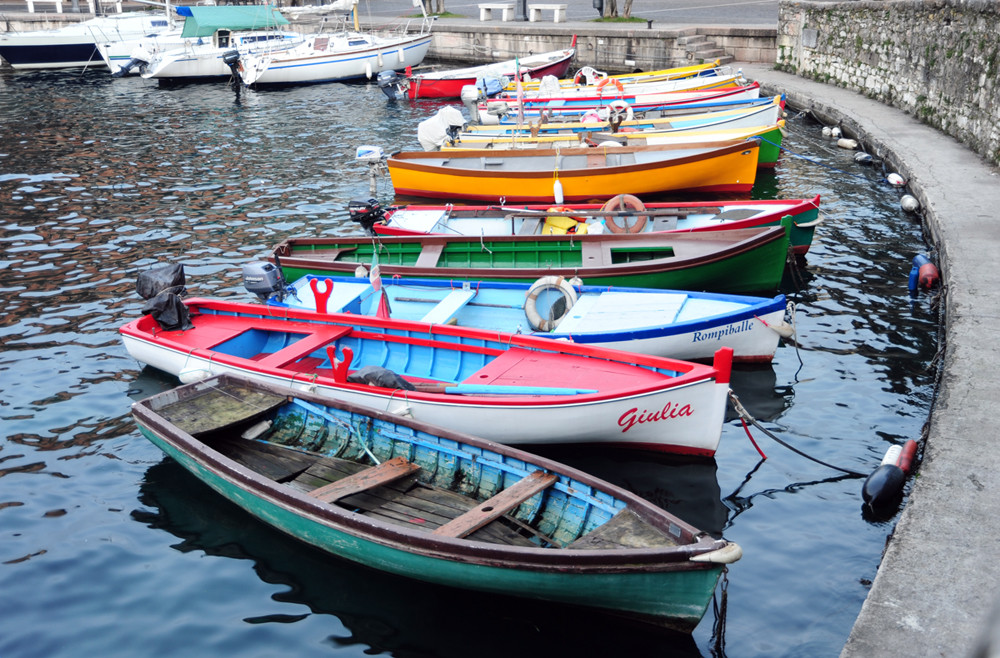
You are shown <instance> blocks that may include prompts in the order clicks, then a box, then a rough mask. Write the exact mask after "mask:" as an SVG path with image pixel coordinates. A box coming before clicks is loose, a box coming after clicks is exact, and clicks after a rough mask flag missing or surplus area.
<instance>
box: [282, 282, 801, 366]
mask: <svg viewBox="0 0 1000 658" xmlns="http://www.w3.org/2000/svg"><path fill="white" fill-rule="evenodd" d="M317 278H319V279H320V280H318V281H316V282H315V284H314V283H313V281H314V280H316V279H317ZM313 285H315V286H316V289H317V290H320V291H326V290H328V289H329V290H330V291H331V292H330V293H329V294H328V295H327V296H326V297H324V296H323V295H322V294H321V295H320V299H321V300H322V302H321V308H323V309H324V311H323V312H330V313H335V312H336V313H340V312H344V311H348V312H352V313H362V314H365V315H375V314H376V313H377V308H378V300H377V296H375V295H374V291H373V290H372V288H371V286H370V284H368V282H367V280H366V279H358V278H347V277H312V276H309V277H306V278H304V279H300V280H298V281H296V282H295V283H293V284H292V285H291V286H290V287H289V290H291V291H293V293H291V294H287V295H283V296H282V298H281V299H280V300H278V299H275V298H272V299H269V300H268V303H269V304H272V305H275V306H282V307H288V308H297V309H302V310H308V311H315V310H316V308H317V296H316V294H315V293H314V291H313ZM574 289H575V290H576V291H577V295H578V301H577V302H576V303H575V304H574V305H573V306H570V308H569V310H568V312H567V313H566V315H565V317H563V318H562V320H561V321H560V322H559V324H557V325H556V327H555V328H554V329H552V330H550V331H541V330H539V331H538V332H537V333H535V334H534V335H537V336H541V337H544V338H549V339H552V340H563V341H572V342H575V343H579V344H583V345H594V346H598V347H606V348H610V349H616V350H623V351H626V352H636V353H638V354H650V355H653V356H665V357H671V358H675V359H684V360H711V359H712V358H713V357H714V355H715V353H716V352H717V351H718V350H719V349H721V348H723V347H729V348H731V349H732V350H733V362H736V363H769V362H770V361H771V360H772V359H773V358H774V353H775V350H776V349H777V346H778V342H779V334H778V333H777V332H776V331H775V330H774V329H772V328H771V327H782V326H783V325H784V318H785V312H786V306H787V304H786V300H785V297H784V295H778V296H776V297H774V298H771V299H768V298H760V297H743V296H737V295H714V294H710V293H693V292H686V291H669V290H667V291H660V290H652V289H648V288H618V287H615V288H610V289H609V288H605V287H601V288H598V287H596V286H574ZM382 290H383V291H385V294H386V295H387V296H388V299H389V307H390V309H391V313H392V317H394V318H396V319H400V320H411V321H415V322H421V321H423V322H431V321H433V322H439V323H445V322H447V323H454V324H456V325H459V326H463V327H475V328H477V329H490V330H494V331H503V332H505V333H526V332H528V331H530V330H531V325H530V324H529V321H528V318H527V316H526V313H525V310H524V303H525V299H526V297H527V295H528V293H529V291H530V290H531V285H530V284H517V283H492V282H487V281H450V280H449V281H444V280H435V279H396V278H394V279H392V280H391V281H383V282H382ZM465 290H469V291H474V292H475V295H474V297H472V299H471V300H470V301H468V302H467V303H466V304H465V305H464V306H462V307H461V308H459V309H457V310H455V311H454V312H453V313H448V314H447V315H446V316H443V317H438V318H435V317H434V316H435V313H436V312H437V309H439V308H442V307H447V305H448V303H449V299H450V297H451V295H452V294H453V293H456V294H462V292H463V291H465ZM333 295H336V296H335V297H334V296H333ZM553 299H554V298H549V297H546V298H545V299H543V301H542V302H541V303H542V304H547V303H554V302H553ZM540 315H544V314H540ZM427 318H434V319H433V320H431V319H427Z"/></svg>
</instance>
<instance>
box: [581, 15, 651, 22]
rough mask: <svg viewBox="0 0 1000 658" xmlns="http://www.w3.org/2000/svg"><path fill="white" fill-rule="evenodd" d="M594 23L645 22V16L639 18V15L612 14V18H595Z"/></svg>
mask: <svg viewBox="0 0 1000 658" xmlns="http://www.w3.org/2000/svg"><path fill="white" fill-rule="evenodd" d="M591 22H592V23H645V22H646V19H645V18H638V17H637V16H629V17H628V18H625V17H624V16H611V17H610V18H595V19H594V20H593V21H591Z"/></svg>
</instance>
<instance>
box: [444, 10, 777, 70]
mask: <svg viewBox="0 0 1000 658" xmlns="http://www.w3.org/2000/svg"><path fill="white" fill-rule="evenodd" d="M776 33H777V30H776V29H775V28H773V27H730V26H711V25H710V26H700V27H686V28H676V29H673V28H671V29H658V28H656V27H653V28H647V27H646V26H645V25H643V26H642V27H641V28H637V29H635V30H621V29H612V30H602V29H601V28H600V27H590V26H587V27H580V26H574V27H564V26H562V25H559V26H552V25H549V26H547V27H545V28H538V27H537V24H536V23H528V24H524V23H522V24H517V23H513V22H508V23H502V29H499V30H487V29H483V27H482V25H481V24H478V23H476V24H472V25H469V24H449V23H448V22H447V21H438V22H437V23H435V24H434V31H433V34H434V40H433V41H432V42H431V49H430V51H429V52H428V53H427V57H428V59H431V60H434V61H437V62H448V61H451V62H456V63H463V64H468V63H476V64H480V63H486V62H492V61H498V60H506V59H513V58H514V57H515V56H523V55H525V54H528V53H541V52H548V51H552V50H560V49H562V48H568V47H569V44H570V42H571V41H572V39H573V36H574V35H576V37H577V53H576V58H575V60H574V62H573V69H574V70H576V69H578V68H580V67H583V66H593V67H594V68H596V69H599V70H602V71H607V72H609V73H626V72H631V71H633V70H635V69H636V68H638V69H642V70H645V71H651V70H656V69H662V68H669V67H673V66H687V65H689V64H697V63H701V62H702V61H712V60H714V59H717V58H720V59H722V60H723V62H726V61H731V60H733V59H735V60H737V61H742V62H757V63H764V62H767V63H770V62H773V61H774V59H775V57H776V54H777V51H776V50H775V48H774V44H775V37H776Z"/></svg>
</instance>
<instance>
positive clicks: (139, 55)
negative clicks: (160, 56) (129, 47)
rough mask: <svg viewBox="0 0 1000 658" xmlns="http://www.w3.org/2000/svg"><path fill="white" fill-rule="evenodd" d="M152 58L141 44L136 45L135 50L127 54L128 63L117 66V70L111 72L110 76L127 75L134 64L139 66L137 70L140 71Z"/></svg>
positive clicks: (119, 76)
mask: <svg viewBox="0 0 1000 658" xmlns="http://www.w3.org/2000/svg"><path fill="white" fill-rule="evenodd" d="M152 59H153V56H152V55H150V54H149V53H147V52H146V51H145V49H143V47H142V46H137V47H136V48H135V50H133V51H132V54H131V55H129V60H128V63H127V64H125V65H124V66H119V67H118V70H117V71H115V72H114V73H112V74H111V77H112V78H121V77H124V76H126V75H128V74H129V73H130V72H131V71H132V69H133V68H135V67H136V66H138V67H139V72H140V73H141V72H142V71H143V70H144V69H145V68H146V65H147V64H149V62H150V61H151V60H152Z"/></svg>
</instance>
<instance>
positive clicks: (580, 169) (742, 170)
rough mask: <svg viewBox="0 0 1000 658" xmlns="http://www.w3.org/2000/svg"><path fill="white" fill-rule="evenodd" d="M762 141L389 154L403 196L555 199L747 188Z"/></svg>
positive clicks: (392, 173)
mask: <svg viewBox="0 0 1000 658" xmlns="http://www.w3.org/2000/svg"><path fill="white" fill-rule="evenodd" d="M759 152H760V143H759V142H757V141H755V140H733V141H729V142H708V143H693V144H683V145H679V146H673V145H664V146H655V145H654V146H621V145H619V144H615V145H614V146H596V147H586V146H584V147H574V148H534V149H515V150H510V149H506V150H499V151H498V150H494V149H489V148H484V149H460V150H455V151H435V152H426V151H400V152H398V153H393V154H392V155H391V156H390V157H389V158H388V159H387V160H386V165H387V167H388V169H389V176H390V177H391V178H392V185H393V187H394V188H395V191H396V194H397V195H406V196H418V197H430V198H435V199H471V200H478V201H487V202H490V203H498V202H503V201H504V200H506V201H515V202H524V203H555V202H559V203H561V202H562V201H564V200H565V201H586V200H588V199H594V198H608V197H611V196H614V195H616V194H637V195H643V194H662V193H666V192H688V193H715V192H740V193H746V192H749V191H750V190H751V189H752V188H753V184H754V181H755V180H756V176H757V162H758V156H759Z"/></svg>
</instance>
